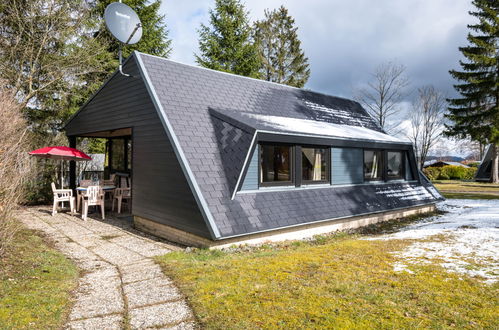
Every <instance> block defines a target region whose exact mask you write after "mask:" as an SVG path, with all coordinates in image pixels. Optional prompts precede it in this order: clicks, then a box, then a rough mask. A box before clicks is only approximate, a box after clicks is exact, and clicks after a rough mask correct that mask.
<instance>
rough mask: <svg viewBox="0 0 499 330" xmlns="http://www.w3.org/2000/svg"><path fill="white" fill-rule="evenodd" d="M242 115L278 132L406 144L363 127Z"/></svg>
mask: <svg viewBox="0 0 499 330" xmlns="http://www.w3.org/2000/svg"><path fill="white" fill-rule="evenodd" d="M243 115H245V116H247V117H249V118H253V119H255V120H257V121H259V122H260V124H261V125H263V126H264V127H269V128H272V129H275V130H280V131H287V132H293V133H303V134H312V135H325V136H332V137H340V138H353V139H362V140H372V141H390V142H399V143H407V141H405V140H402V139H399V138H396V137H394V136H390V135H388V134H385V133H381V132H378V131H374V130H372V129H369V128H365V127H359V126H349V125H340V124H334V123H329V122H324V121H317V120H310V119H299V118H289V117H281V116H268V115H260V114H253V113H244V114H243Z"/></svg>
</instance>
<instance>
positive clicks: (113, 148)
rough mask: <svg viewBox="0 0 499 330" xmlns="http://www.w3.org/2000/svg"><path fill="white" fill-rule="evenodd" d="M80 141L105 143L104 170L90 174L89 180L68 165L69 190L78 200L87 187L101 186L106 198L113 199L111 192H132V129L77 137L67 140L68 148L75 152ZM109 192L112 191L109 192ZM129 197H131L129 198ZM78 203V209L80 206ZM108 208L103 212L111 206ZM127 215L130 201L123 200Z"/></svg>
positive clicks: (119, 206) (82, 173)
mask: <svg viewBox="0 0 499 330" xmlns="http://www.w3.org/2000/svg"><path fill="white" fill-rule="evenodd" d="M83 139H104V140H105V144H104V167H103V170H102V171H101V172H100V171H99V172H93V173H92V175H91V176H88V175H85V174H86V172H84V171H82V169H81V168H77V164H76V162H74V161H71V162H70V164H69V187H70V189H72V190H73V192H74V195H75V196H77V201H78V202H79V200H80V193H81V191H84V190H85V189H84V187H86V186H88V185H89V183H91V184H90V185H100V186H101V187H102V188H103V189H104V193H105V197H110V199H114V197H113V196H114V194H113V192H114V191H115V190H117V189H116V188H129V189H130V192H131V189H132V129H131V128H121V129H113V130H106V131H96V132H90V133H84V134H78V135H71V136H68V140H69V145H70V147H72V148H78V147H79V144H81V142H82V141H83ZM111 188H112V189H111ZM130 195H131V194H130ZM78 202H77V205H79V204H80V203H78ZM111 202H112V203H113V204H110V203H107V202H106V203H105V204H108V205H107V206H106V208H110V207H111V205H113V206H114V200H111ZM118 204H119V205H118V207H117V209H118V212H119V213H120V212H121V209H122V207H121V204H122V200H121V199H119V200H118ZM123 205H126V210H127V213H131V200H130V198H126V199H125V203H123Z"/></svg>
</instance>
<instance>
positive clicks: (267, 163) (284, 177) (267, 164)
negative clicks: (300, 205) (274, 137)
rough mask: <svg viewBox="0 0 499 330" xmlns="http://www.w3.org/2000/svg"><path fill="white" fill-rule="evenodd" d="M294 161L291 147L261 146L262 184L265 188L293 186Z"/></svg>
mask: <svg viewBox="0 0 499 330" xmlns="http://www.w3.org/2000/svg"><path fill="white" fill-rule="evenodd" d="M293 160H294V157H293V150H292V147H291V146H289V145H270V144H262V145H260V183H261V184H262V185H263V186H265V185H267V186H272V185H289V184H292V183H293V174H292V171H293V169H292V168H293V166H292V164H293Z"/></svg>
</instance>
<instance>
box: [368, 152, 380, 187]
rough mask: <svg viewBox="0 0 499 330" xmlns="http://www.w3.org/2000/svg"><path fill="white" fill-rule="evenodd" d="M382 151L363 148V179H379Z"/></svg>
mask: <svg viewBox="0 0 499 330" xmlns="http://www.w3.org/2000/svg"><path fill="white" fill-rule="evenodd" d="M381 157H382V152H381V151H375V150H364V179H365V180H381V179H382V173H383V167H382V162H381Z"/></svg>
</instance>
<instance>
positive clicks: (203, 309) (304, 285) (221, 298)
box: [158, 234, 499, 329]
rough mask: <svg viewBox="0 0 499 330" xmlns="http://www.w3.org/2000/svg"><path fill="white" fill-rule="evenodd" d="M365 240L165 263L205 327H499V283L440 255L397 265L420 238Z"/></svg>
mask: <svg viewBox="0 0 499 330" xmlns="http://www.w3.org/2000/svg"><path fill="white" fill-rule="evenodd" d="M363 238H364V236H361V235H359V234H339V235H333V236H321V237H319V238H317V239H316V240H313V241H309V242H294V243H283V244H280V245H277V246H276V245H274V246H263V247H259V248H247V249H241V250H236V251H232V252H224V251H211V250H194V251H191V252H174V253H170V254H167V255H165V256H162V257H159V258H158V262H159V263H160V264H161V265H162V267H163V269H164V271H165V273H166V274H167V275H168V276H170V277H171V278H173V279H174V281H175V282H176V284H177V285H178V286H179V287H180V289H181V291H182V292H183V293H184V294H185V295H186V296H187V298H188V300H189V302H190V304H191V306H192V308H193V309H194V311H195V314H196V316H197V317H198V319H199V321H200V323H201V324H202V326H203V327H205V328H207V329H224V328H225V329H274V328H281V329H297V328H299V329H305V328H307V329H310V328H415V327H418V328H419V327H432V328H446V327H457V328H473V327H478V328H494V327H496V326H497V315H498V303H499V302H498V294H497V293H498V292H497V290H498V289H499V286H498V285H497V284H493V285H492V286H491V285H487V284H484V283H483V282H481V281H480V280H478V279H475V278H470V277H466V276H463V275H458V274H456V273H450V272H447V271H445V269H444V268H442V267H440V266H438V263H436V262H435V263H432V262H430V263H429V264H419V265H410V266H408V267H409V268H408V269H409V272H406V271H395V270H394V264H395V263H397V261H399V259H400V258H401V257H398V256H397V254H395V252H398V251H401V250H403V249H404V248H405V247H407V246H408V245H409V244H411V243H412V242H414V240H364V239H363ZM438 239H441V238H438Z"/></svg>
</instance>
